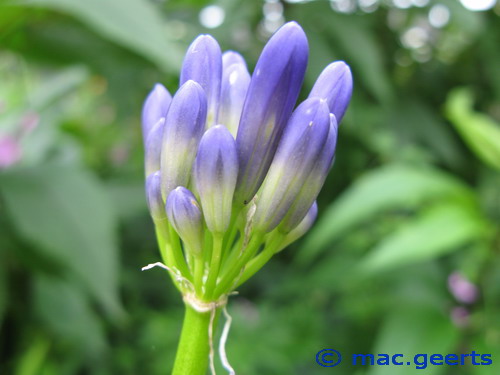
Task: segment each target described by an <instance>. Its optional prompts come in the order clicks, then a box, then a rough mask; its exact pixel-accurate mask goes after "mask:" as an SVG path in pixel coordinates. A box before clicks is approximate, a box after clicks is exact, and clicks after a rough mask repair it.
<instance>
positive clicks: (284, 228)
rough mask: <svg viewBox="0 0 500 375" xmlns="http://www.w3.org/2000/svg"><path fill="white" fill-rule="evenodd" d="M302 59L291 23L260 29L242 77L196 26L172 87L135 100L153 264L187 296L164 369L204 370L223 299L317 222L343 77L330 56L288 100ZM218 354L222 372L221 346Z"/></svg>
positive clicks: (298, 82)
mask: <svg viewBox="0 0 500 375" xmlns="http://www.w3.org/2000/svg"><path fill="white" fill-rule="evenodd" d="M307 59H308V42H307V38H306V35H305V33H304V31H303V30H302V28H301V27H300V26H299V25H298V24H297V23H295V22H289V23H287V24H285V25H284V26H283V27H281V28H280V29H279V30H278V31H277V32H276V33H275V34H274V35H273V36H272V37H271V39H270V40H269V41H268V43H267V44H266V46H265V47H264V50H263V51H262V54H261V56H260V58H259V60H258V61H257V65H256V68H255V70H254V72H253V74H252V75H251V76H250V74H249V72H248V70H247V65H246V63H245V60H244V59H243V57H242V56H241V55H239V54H238V53H236V52H233V51H227V52H224V53H221V49H220V47H219V45H218V43H217V41H216V40H215V39H214V38H212V37H211V36H208V35H201V36H199V37H198V38H196V39H195V41H194V42H193V43H192V44H191V46H190V47H189V49H188V51H187V53H186V57H185V60H184V64H183V68H182V72H181V80H180V84H181V85H180V88H179V90H178V91H177V92H176V93H175V95H173V97H172V96H171V95H170V93H169V92H168V91H167V89H166V88H165V87H163V86H162V85H161V84H157V85H155V87H154V88H153V90H152V92H151V93H150V94H149V96H148V97H147V99H146V101H145V104H144V107H143V114H142V120H143V126H142V129H143V137H144V145H145V171H146V197H147V202H148V207H149V210H150V213H151V217H152V219H153V223H154V225H155V227H156V233H157V239H158V246H159V248H160V255H161V258H162V262H163V263H160V264H159V265H160V266H161V267H162V268H164V269H166V270H167V271H168V272H169V273H170V275H171V278H172V280H173V282H174V284H175V285H176V287H177V289H178V290H179V291H180V293H181V294H182V296H183V300H184V302H185V305H186V314H185V318H184V324H183V328H182V333H181V338H180V342H179V347H178V352H177V356H176V360H175V364H174V370H173V374H174V375H188V374H190V375H197V374H200V375H201V374H205V373H206V370H207V367H209V365H210V368H211V369H212V372H214V370H213V368H214V366H213V359H214V349H213V348H214V340H215V337H216V330H215V327H216V323H217V320H218V316H219V315H220V312H221V310H222V309H223V308H225V304H226V302H227V298H228V296H229V295H230V294H231V293H232V292H234V290H235V288H237V287H238V286H240V285H241V284H243V283H244V282H246V281H247V280H248V279H250V278H251V277H252V276H253V275H254V274H255V273H257V272H258V271H259V270H260V269H261V268H262V267H263V266H264V265H265V264H266V263H267V262H268V261H269V260H270V259H271V258H272V257H273V255H274V254H276V253H278V252H279V251H281V250H283V248H285V247H286V246H288V245H289V244H290V243H292V242H294V241H296V240H297V239H298V238H300V237H301V236H302V235H304V234H305V233H306V232H307V231H308V230H309V229H310V228H311V226H312V225H313V223H314V220H315V219H316V216H317V212H318V209H317V205H316V203H315V199H316V197H317V195H318V194H319V192H320V190H321V187H322V186H323V183H324V181H325V179H326V176H327V174H328V172H329V170H330V169H331V167H332V165H333V160H334V156H335V148H336V141H337V131H338V122H339V121H340V120H341V119H342V117H343V116H344V113H345V111H346V109H347V106H348V104H349V101H350V98H351V92H352V76H351V71H350V69H349V67H348V66H347V65H346V64H345V63H344V62H342V61H338V62H334V63H332V64H330V65H329V66H327V67H326V68H325V70H324V71H323V72H322V73H321V74H320V76H319V78H318V80H317V82H316V83H315V85H314V87H313V89H312V91H311V93H310V95H309V97H308V99H306V100H305V101H304V102H303V103H301V104H300V105H298V106H297V107H296V100H297V98H298V95H299V92H300V88H301V86H302V82H303V79H304V74H305V71H306V66H307ZM295 107H296V108H295ZM294 108H295V110H294ZM157 265H158V264H157ZM147 268H149V267H147ZM224 311H225V310H224ZM224 332H226V333H227V327H226V329H224ZM225 339H226V336H225V335H224V339H223V341H224V342H225ZM221 357H222V358H221V359H222V362H223V365H224V366H225V367H226V368H229V369H230V368H231V366H229V365H228V360H227V358H225V354H224V351H223V350H222V351H221ZM231 371H232V370H231ZM231 371H230V372H231Z"/></svg>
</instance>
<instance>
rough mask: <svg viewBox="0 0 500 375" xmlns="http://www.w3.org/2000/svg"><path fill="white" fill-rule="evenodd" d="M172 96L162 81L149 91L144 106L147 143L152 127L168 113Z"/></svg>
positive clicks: (143, 124) (143, 121) (143, 133)
mask: <svg viewBox="0 0 500 375" xmlns="http://www.w3.org/2000/svg"><path fill="white" fill-rule="evenodd" d="M171 101H172V96H171V95H170V93H169V92H168V90H167V89H166V88H165V86H163V85H162V84H161V83H157V84H156V85H155V86H154V87H153V90H151V92H150V93H149V95H148V97H147V98H146V100H145V101H144V105H143V107H142V137H143V139H144V144H146V142H147V139H148V135H149V133H150V131H151V129H152V128H153V127H154V126H155V125H156V123H158V121H160V119H161V118H162V117H165V116H166V115H167V111H168V108H169V106H170V102H171Z"/></svg>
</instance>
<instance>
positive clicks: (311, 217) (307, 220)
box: [281, 201, 318, 249]
mask: <svg viewBox="0 0 500 375" xmlns="http://www.w3.org/2000/svg"><path fill="white" fill-rule="evenodd" d="M317 216H318V204H317V203H316V201H314V203H313V204H312V206H311V208H309V211H307V214H306V216H305V217H304V218H303V219H302V221H301V222H300V223H299V225H297V226H296V227H295V228H293V229H292V230H291V231H290V232H289V233H288V234H287V235H286V236H285V239H284V241H283V244H282V245H281V248H282V249H284V248H285V247H287V246H288V245H290V244H291V243H292V242H295V241H297V240H298V239H299V238H300V237H302V236H303V235H304V234H306V233H307V232H308V231H309V229H311V227H312V225H313V224H314V222H315V221H316V217H317Z"/></svg>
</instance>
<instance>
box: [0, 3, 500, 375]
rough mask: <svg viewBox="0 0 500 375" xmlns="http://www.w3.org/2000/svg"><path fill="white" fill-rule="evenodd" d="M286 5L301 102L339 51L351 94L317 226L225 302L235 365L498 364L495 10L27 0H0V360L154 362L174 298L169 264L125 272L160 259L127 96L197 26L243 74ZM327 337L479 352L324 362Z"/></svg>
mask: <svg viewBox="0 0 500 375" xmlns="http://www.w3.org/2000/svg"><path fill="white" fill-rule="evenodd" d="M463 2H464V3H467V1H465V0H464V1H463ZM479 2H482V1H479ZM469 3H470V1H469ZM438 4H439V6H438V7H437V8H436V7H435V6H436V5H438ZM208 5H216V6H219V7H220V8H218V9H219V10H220V9H222V10H223V11H224V13H225V19H224V21H223V23H222V24H221V25H220V26H218V27H216V28H214V29H207V28H205V27H204V26H203V25H202V24H201V23H200V19H199V15H200V12H201V11H202V10H203V9H205V7H206V6H208ZM211 9H213V8H211ZM443 9H444V10H443ZM446 10H448V13H446ZM205 11H206V9H205ZM439 11H440V12H441V13H439ZM436 12H437V13H436ZM429 14H431V15H433V16H431V17H429ZM436 14H437V15H438V16H439V15H441V18H439V17H437V16H436ZM446 14H448V15H449V20H448V22H447V23H446V24H443V22H444V21H446V17H445V16H446ZM436 17H437V21H436ZM443 17H444V18H443ZM288 20H296V21H298V22H299V23H300V24H301V25H302V27H303V28H304V30H305V32H306V34H307V36H308V38H309V43H310V50H311V54H310V59H309V66H308V70H307V75H306V80H305V82H304V89H303V91H302V94H301V98H305V97H306V96H307V93H308V91H309V90H310V88H311V87H312V85H313V83H314V81H315V78H316V77H317V75H318V74H319V73H320V71H321V70H322V69H323V68H324V67H325V66H326V65H327V64H328V63H329V62H331V61H333V60H336V59H342V60H345V61H346V62H347V63H348V64H349V65H350V66H351V67H352V71H353V75H354V94H353V100H352V104H351V106H350V108H349V110H348V113H347V115H346V117H345V119H344V121H343V124H342V126H341V128H340V135H339V141H338V149H337V157H336V164H335V166H334V168H333V170H332V172H331V174H330V176H329V178H328V180H327V182H326V185H325V187H324V189H323V191H322V193H321V194H320V196H319V199H318V202H319V219H318V221H317V223H316V225H315V226H314V227H313V229H312V230H311V231H310V233H308V234H307V235H306V236H305V237H304V238H303V239H302V240H300V241H299V242H297V243H296V244H294V245H292V246H291V247H290V248H288V249H287V250H286V251H284V252H282V253H280V254H279V255H278V256H276V257H275V258H273V259H272V261H271V262H270V263H269V264H268V265H267V266H266V267H265V268H264V269H263V270H262V271H261V272H260V273H259V274H258V275H256V277H254V278H253V279H252V280H251V281H249V282H248V283H247V284H246V285H245V286H243V287H241V289H240V294H239V295H238V296H235V297H232V298H231V302H230V306H229V311H230V313H231V314H232V316H233V318H234V320H233V327H232V329H231V332H230V336H229V342H228V348H227V351H228V356H229V359H230V362H231V364H232V365H233V367H235V369H236V370H237V373H238V374H243V375H245V374H248V375H253V374H264V375H265V374H271V375H274V374H277V375H282V374H307V375H309V374H312V375H314V374H334V373H335V374H349V375H350V374H354V375H362V374H367V375H379V374H383V375H390V374H398V375H405V374H415V373H418V374H420V373H422V374H433V375H435V374H472V375H476V374H477V375H482V374H484V375H487V374H492V375H493V374H499V373H500V228H499V222H500V125H499V122H500V48H499V46H500V4H497V5H496V6H495V7H494V8H493V9H490V10H488V11H483V12H473V11H471V10H469V9H466V8H465V7H464V6H463V5H462V4H461V2H460V1H455V0H436V1H434V0H430V1H426V0H398V1H394V2H392V1H377V0H372V1H370V0H364V1H363V0H360V1H354V0H352V1H351V0H342V1H332V2H329V1H326V0H325V1H310V2H298V1H289V2H284V3H279V4H276V3H263V2H260V1H249V0H246V1H243V0H235V1H229V0H226V1H220V2H217V3H209V2H206V1H198V0H190V1H174V0H171V1H159V0H158V1H147V0H101V1H98V0H85V1H78V0H30V1H8V2H6V1H2V2H1V3H0V142H1V143H0V152H2V153H3V155H4V158H5V155H7V156H9V155H10V156H12V155H13V153H14V151H12V147H14V148H15V149H16V150H17V153H15V155H14V156H15V157H14V158H13V159H12V160H10V161H9V162H5V161H4V162H3V165H1V166H0V168H1V170H0V374H14V375H34V374H42V375H61V374H62V375H64V374H95V375H104V374H120V375H128V374H141V375H142V374H148V375H149V374H151V375H154V374H168V373H169V372H170V369H171V366H172V363H173V357H174V354H175V346H176V343H177V339H178V335H179V333H180V328H181V319H182V312H183V306H182V302H181V298H180V296H179V295H178V293H177V292H176V290H175V289H174V287H173V286H172V285H171V282H170V280H169V278H168V276H167V275H166V273H165V272H163V271H162V270H159V269H155V270H151V271H148V272H141V271H140V269H141V267H142V266H144V265H146V264H148V263H151V262H155V261H157V260H158V259H159V256H158V251H157V247H156V243H155V238H154V232H153V225H152V223H151V220H150V218H149V215H148V212H147V209H146V205H145V198H144V192H143V178H144V176H143V173H144V172H143V169H142V163H143V146H142V139H141V130H140V110H141V105H142V101H143V99H144V98H145V96H146V94H147V92H148V91H149V90H150V89H151V87H152V86H153V84H154V83H155V82H162V83H164V84H165V85H166V86H167V88H168V89H169V90H170V91H171V92H175V90H176V89H177V85H178V75H179V69H180V63H181V61H182V57H183V54H184V51H185V50H186V48H187V46H188V45H189V43H190V42H191V41H192V40H193V38H194V37H196V35H198V34H200V33H207V32H208V33H211V34H212V35H213V36H215V37H216V38H217V39H218V41H219V43H220V44H221V47H222V48H223V50H227V49H235V50H238V51H240V52H241V53H242V54H243V55H244V56H245V58H246V59H247V61H248V64H249V67H250V69H253V67H254V66H255V62H256V59H257V58H258V55H259V53H260V50H261V49H262V47H263V44H264V43H265V41H266V40H267V38H268V37H269V35H270V32H271V31H272V30H273V29H274V28H276V27H277V26H279V24H280V23H282V22H284V21H288ZM430 20H431V21H432V22H431V23H430ZM443 20H444V21H443ZM438 21H441V22H438ZM433 25H434V26H433ZM9 145H10V146H9ZM8 146H9V147H10V151H9V150H8ZM454 272H460V273H461V274H462V275H463V277H465V278H467V279H468V280H470V281H471V282H472V283H474V284H475V285H476V286H477V288H478V291H479V293H478V298H477V299H476V301H475V302H473V303H470V304H463V303H460V302H459V301H457V300H456V298H455V297H454V295H453V294H452V293H451V291H450V290H449V288H448V281H447V279H448V277H449V275H450V274H452V273H454ZM457 309H458V310H457ZM457 311H459V312H461V313H462V314H465V317H462V319H458V320H457V319H456V318H455V319H453V318H452V314H453V312H455V313H456V312H457ZM323 348H335V349H337V350H339V351H341V352H342V353H343V354H344V355H345V358H347V357H348V356H349V354H350V353H404V354H406V355H408V356H412V355H413V354H416V353H429V354H432V353H441V354H447V353H458V354H460V353H470V352H471V350H476V351H477V352H480V353H491V354H493V362H494V363H493V365H492V366H471V365H468V366H463V367H462V366H429V367H428V368H427V369H425V370H416V369H415V368H414V367H413V366H401V367H396V366H378V367H377V366H375V367H369V366H364V367H363V366H356V367H353V366H351V365H349V364H348V363H343V364H342V365H340V366H338V367H336V368H335V369H326V368H322V367H320V366H318V365H317V364H316V363H315V355H316V353H317V352H318V351H319V350H321V349H323ZM218 373H221V374H222V373H224V372H223V370H222V369H221V368H220V367H219V371H218Z"/></svg>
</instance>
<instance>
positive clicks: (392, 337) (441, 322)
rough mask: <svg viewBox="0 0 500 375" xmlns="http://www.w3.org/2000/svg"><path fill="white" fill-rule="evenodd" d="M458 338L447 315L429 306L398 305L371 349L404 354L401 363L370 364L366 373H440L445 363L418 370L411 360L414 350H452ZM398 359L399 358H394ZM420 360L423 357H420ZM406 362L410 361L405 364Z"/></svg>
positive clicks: (376, 374)
mask: <svg viewBox="0 0 500 375" xmlns="http://www.w3.org/2000/svg"><path fill="white" fill-rule="evenodd" d="M459 338H460V335H459V331H458V329H457V328H456V327H455V326H454V325H453V324H452V322H451V319H450V317H449V316H447V315H445V314H443V313H442V312H441V311H436V310H434V309H432V308H416V307H414V306H412V308H411V309H407V308H401V309H399V310H398V311H393V312H392V314H391V315H390V316H389V317H388V318H387V319H386V320H385V322H384V324H383V326H382V329H381V331H380V333H379V336H378V339H377V343H376V344H375V348H374V349H373V351H372V353H387V354H390V355H393V354H398V353H400V354H403V355H404V358H403V360H402V361H403V363H404V364H403V365H401V366H395V365H389V366H373V367H372V368H371V371H370V372H369V375H392V374H397V375H406V374H417V373H419V371H423V372H425V374H431V375H436V374H442V373H444V372H446V371H447V370H448V366H446V365H443V366H434V365H431V364H430V363H429V362H428V361H429V357H427V367H426V368H425V370H424V369H421V370H417V369H416V367H415V365H414V364H413V360H414V356H415V355H416V354H421V353H422V354H428V355H429V356H430V355H431V354H434V353H440V354H447V353H454V351H455V348H456V345H457V344H458V340H459ZM397 360H398V361H401V358H398V359H397ZM417 360H419V362H420V363H423V360H424V358H421V357H419V358H418V359H417ZM407 362H411V363H412V364H410V365H408V364H407Z"/></svg>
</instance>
